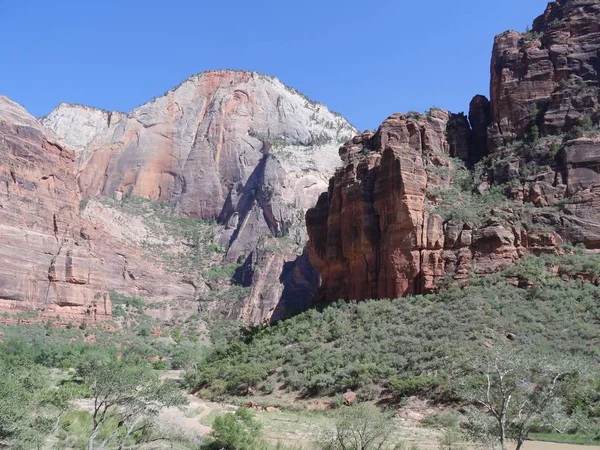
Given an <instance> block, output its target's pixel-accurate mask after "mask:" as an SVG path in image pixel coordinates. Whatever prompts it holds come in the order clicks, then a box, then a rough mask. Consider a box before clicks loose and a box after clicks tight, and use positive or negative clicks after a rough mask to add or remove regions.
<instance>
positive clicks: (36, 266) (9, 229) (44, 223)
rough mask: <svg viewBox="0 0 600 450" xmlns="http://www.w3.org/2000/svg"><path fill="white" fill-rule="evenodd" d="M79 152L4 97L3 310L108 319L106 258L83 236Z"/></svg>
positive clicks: (0, 171)
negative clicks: (77, 170)
mask: <svg viewBox="0 0 600 450" xmlns="http://www.w3.org/2000/svg"><path fill="white" fill-rule="evenodd" d="M74 161H75V155H74V153H73V152H72V151H70V150H67V149H65V148H63V147H61V146H60V145H58V144H57V143H56V140H55V138H54V136H52V135H51V134H49V133H47V132H46V131H45V130H43V129H42V127H41V126H40V125H39V123H38V122H37V121H36V120H35V119H34V118H33V117H31V116H30V115H29V114H27V112H26V111H25V110H24V109H23V108H22V107H21V106H19V105H17V104H16V103H13V102H11V101H10V100H8V99H7V98H5V97H0V192H1V194H0V212H1V213H0V228H1V229H2V233H1V234H0V310H2V311H15V310H16V311H23V310H28V309H38V310H42V311H44V312H45V313H46V314H47V315H53V314H58V315H61V316H68V317H89V318H94V319H96V318H103V317H107V316H110V313H111V308H110V300H109V298H108V293H107V289H106V283H105V282H104V280H103V271H102V270H100V267H99V266H100V261H99V260H98V258H95V257H94V255H93V254H92V252H91V249H90V245H89V242H88V241H87V240H86V239H85V238H84V237H83V236H82V235H81V233H80V230H81V228H80V227H79V223H78V205H79V199H78V196H77V185H76V181H75V177H74V176H73V168H74Z"/></svg>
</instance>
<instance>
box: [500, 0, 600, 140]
mask: <svg viewBox="0 0 600 450" xmlns="http://www.w3.org/2000/svg"><path fill="white" fill-rule="evenodd" d="M599 32H600V3H598V2H597V1H596V0H582V1H570V0H560V1H555V2H551V3H549V4H548V7H547V9H546V11H545V12H544V14H543V15H541V16H540V17H538V18H537V19H536V20H535V21H534V23H533V27H532V29H531V31H530V32H528V33H525V34H523V33H518V32H516V31H507V32H506V33H503V34H501V35H499V36H497V37H496V40H495V42H494V49H493V52H492V65H491V75H492V76H491V104H492V118H493V121H494V123H493V124H492V125H491V127H490V133H489V134H490V147H491V148H492V149H496V148H499V147H501V146H502V145H504V144H506V143H507V142H509V141H511V140H512V139H515V138H516V139H521V138H523V137H524V136H525V135H526V134H527V133H529V132H530V131H531V128H532V127H533V126H534V125H535V126H537V127H538V128H539V129H540V131H542V132H543V133H545V134H559V133H561V132H566V131H568V130H570V129H571V128H573V127H574V126H577V125H578V124H579V123H580V122H581V120H582V119H583V118H584V117H586V116H587V117H592V116H593V115H594V114H595V113H596V112H597V111H598V87H599V86H600V84H599V75H600V74H599V73H598V51H599V50H600V34H599Z"/></svg>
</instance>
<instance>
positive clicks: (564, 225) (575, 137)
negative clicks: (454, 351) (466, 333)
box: [306, 0, 600, 300]
mask: <svg viewBox="0 0 600 450" xmlns="http://www.w3.org/2000/svg"><path fill="white" fill-rule="evenodd" d="M599 31H600V2H598V1H597V0H581V1H569V0H559V1H556V2H552V3H550V4H549V5H548V8H547V9H546V12H545V13H544V14H543V15H542V16H540V17H539V18H538V19H536V20H535V22H534V25H533V28H532V30H531V31H529V32H527V33H518V32H515V31H509V32H506V33H503V34H501V35H499V36H498V37H497V38H496V40H495V43H494V49H493V55H492V64H491V101H488V99H487V98H486V97H484V96H481V95H480V96H476V97H475V98H474V99H473V100H472V102H471V105H470V112H469V122H468V123H466V122H465V121H464V120H463V119H462V118H461V116H458V117H457V116H453V115H451V114H449V113H445V112H440V111H436V112H430V113H429V114H428V115H427V116H415V115H408V116H405V115H402V114H395V115H393V116H391V117H390V118H388V119H387V120H386V121H385V122H384V123H383V124H382V125H381V127H380V128H379V130H378V131H377V132H376V133H375V134H363V135H360V136H357V137H355V138H354V139H353V140H352V141H350V142H348V143H347V144H346V145H345V146H344V147H342V148H341V149H340V155H341V157H342V159H343V160H344V164H345V167H344V168H342V169H340V170H338V171H337V172H336V174H335V177H334V178H332V180H331V182H330V185H329V189H328V191H327V192H326V193H324V194H322V195H321V197H320V198H319V202H318V204H317V206H316V207H315V208H314V209H311V210H309V211H308V213H307V215H306V222H307V227H308V233H309V236H310V241H309V244H308V250H309V259H310V262H311V263H312V264H313V265H315V266H316V267H318V269H319V271H320V273H321V277H322V284H323V290H322V297H323V298H324V299H326V300H337V299H338V298H345V299H358V300H362V299H366V298H384V297H398V296H404V295H409V294H418V293H427V292H430V291H431V290H433V289H435V287H436V285H437V283H438V282H440V281H442V280H448V281H452V280H454V281H455V282H464V281H466V280H467V279H468V278H469V276H470V274H476V275H487V274H491V273H493V272H495V271H497V270H498V269H499V268H500V267H502V266H503V265H507V264H512V263H513V262H514V261H515V260H517V259H518V258H521V257H522V256H523V255H525V254H526V253H527V252H533V253H540V252H557V251H561V250H560V247H561V246H562V244H564V243H572V244H579V243H581V244H584V245H585V246H586V247H587V248H588V249H589V250H590V251H594V250H596V249H598V248H600V233H599V231H600V226H599V224H600V222H599V221H598V216H599V214H600V209H599V205H600V200H599V198H600V197H598V193H599V192H600V188H599V186H600V179H599V178H598V177H599V175H598V174H599V173H600V139H599V138H598V133H599V132H598V117H597V116H598V103H599V101H598V98H599V95H598V94H599V91H598V89H599V88H600V73H598V70H597V67H598V52H599V50H600V37H599V36H600V33H599ZM463 117H464V116H463ZM451 157H457V158H460V159H461V160H462V161H463V162H464V164H465V166H466V167H469V166H471V167H472V166H473V165H474V164H475V163H477V162H481V163H480V164H478V165H477V166H476V167H475V168H474V169H473V170H472V171H471V172H467V171H466V169H465V168H461V165H462V163H460V162H458V161H457V160H454V159H452V158H451Z"/></svg>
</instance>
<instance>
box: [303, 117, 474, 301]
mask: <svg viewBox="0 0 600 450" xmlns="http://www.w3.org/2000/svg"><path fill="white" fill-rule="evenodd" d="M456 122H457V121H456V117H453V116H452V115H450V114H448V113H446V112H445V111H440V110H432V111H430V113H429V114H428V115H427V116H411V117H407V116H405V115H402V114H395V115H393V116H391V117H389V118H388V119H387V120H386V121H385V122H384V123H383V124H382V125H381V127H380V128H379V130H377V132H376V133H375V134H372V133H367V134H363V135H359V136H357V137H355V138H354V139H353V140H352V141H350V142H348V143H347V144H346V145H345V146H344V147H342V148H341V149H340V155H341V156H342V159H343V160H344V163H345V165H346V166H345V167H344V168H342V169H340V170H338V171H337V172H336V174H335V177H334V178H333V179H332V180H331V183H330V187H329V191H328V192H327V193H324V194H322V195H321V197H320V198H319V201H318V203H317V206H316V207H315V208H314V209H311V210H309V212H308V213H307V215H306V222H307V227H308V233H309V236H310V241H309V258H310V262H311V263H312V264H313V265H314V266H315V267H317V268H318V269H319V271H320V273H321V276H322V280H323V286H324V291H325V292H326V297H327V298H328V299H330V300H335V299H337V298H349V299H360V300H362V299H366V298H386V297H387V298H394V297H399V296H404V295H407V294H413V293H418V292H422V291H423V290H424V289H428V288H431V282H432V281H433V280H434V279H435V278H436V272H437V271H438V270H437V267H436V266H437V265H438V260H439V259H442V261H443V253H444V244H445V242H444V230H443V225H444V224H443V221H442V220H441V218H440V217H439V216H436V215H434V214H430V213H429V211H428V209H427V201H426V199H427V192H428V191H433V190H435V189H443V188H447V187H448V186H449V183H450V170H451V168H452V162H451V161H450V159H449V157H450V156H451V155H468V153H469V136H470V135H469V128H468V123H466V122H465V123H464V126H465V127H466V128H465V129H463V130H460V129H456V127H455V126H454V124H455V123H456ZM451 127H453V128H451ZM425 266H427V269H424V267H425ZM424 272H429V273H428V274H426V275H424Z"/></svg>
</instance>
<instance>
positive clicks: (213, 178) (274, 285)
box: [43, 71, 356, 323]
mask: <svg viewBox="0 0 600 450" xmlns="http://www.w3.org/2000/svg"><path fill="white" fill-rule="evenodd" d="M43 123H44V125H45V126H47V127H48V128H50V129H51V130H53V131H54V132H55V133H56V134H57V136H58V138H59V139H60V140H61V142H62V143H64V145H66V146H68V147H71V148H74V149H76V155H77V181H78V186H79V190H80V193H81V195H82V197H84V198H94V197H108V198H112V199H117V200H119V199H121V198H123V197H127V196H139V197H144V198H147V199H149V200H152V201H158V202H168V203H170V204H172V205H174V206H175V208H176V211H177V212H178V213H179V214H180V215H184V216H188V217H190V218H196V219H205V220H207V219H208V220H213V219H216V220H218V222H219V223H220V224H222V225H223V227H222V229H221V230H220V231H219V232H218V233H219V236H218V240H219V243H220V244H221V245H222V246H223V247H224V248H225V249H226V255H225V257H224V261H223V262H224V263H228V264H230V263H236V262H237V263H244V264H245V265H246V267H247V268H250V269H248V270H251V271H252V274H251V275H249V277H250V278H251V279H252V280H253V281H251V282H250V284H249V286H248V288H249V289H250V294H249V296H248V298H247V299H246V300H247V302H245V301H242V302H240V303H236V304H235V305H233V306H227V308H226V309H227V312H226V314H227V316H228V317H240V318H242V319H244V320H246V321H248V322H252V323H256V322H261V321H268V320H270V318H271V317H272V316H273V315H279V316H281V315H283V312H282V311H283V310H284V309H285V307H284V305H283V303H282V298H283V297H285V296H284V295H283V293H284V292H289V291H290V289H291V290H294V288H293V285H294V284H297V283H300V284H302V283H307V285H310V286H308V287H309V289H306V290H305V291H304V292H303V293H302V295H301V297H302V298H300V299H294V300H290V301H291V303H292V305H291V307H292V308H296V306H295V305H294V303H298V302H299V303H302V304H304V303H307V302H308V300H309V298H310V297H311V295H312V293H313V292H314V291H315V290H316V288H317V283H316V278H315V277H314V273H310V270H308V269H307V267H306V265H305V264H304V263H302V262H298V264H299V265H298V266H297V267H296V262H295V260H296V258H298V256H299V255H300V254H301V253H302V249H303V246H304V244H305V242H306V239H307V234H306V230H305V226H304V214H305V212H306V210H307V209H308V208H310V207H312V206H314V204H315V202H316V199H317V197H318V195H319V194H320V192H322V191H323V190H324V189H326V187H327V184H328V179H329V177H330V176H331V175H332V174H333V173H334V170H335V168H336V167H338V166H339V165H340V164H341V160H340V157H339V156H338V151H337V149H338V147H339V145H340V143H342V142H345V141H347V140H348V139H350V137H351V136H352V135H354V134H355V133H356V129H355V128H354V127H352V126H351V125H350V124H349V123H348V122H347V121H346V120H345V119H343V118H342V117H341V116H339V115H337V114H335V113H331V112H330V111H329V110H328V109H327V108H326V107H325V106H324V105H322V104H318V103H314V102H311V101H309V100H308V99H307V98H306V97H304V96H302V95H301V94H299V93H298V92H296V91H295V90H293V89H291V88H288V87H286V86H284V85H283V84H282V83H281V82H279V80H277V79H275V78H272V77H268V76H264V75H259V74H257V73H253V72H236V71H212V72H206V73H203V74H200V75H198V76H194V77H192V78H190V79H188V80H186V81H185V82H183V83H182V84H181V85H180V86H178V87H177V88H175V89H173V90H171V91H169V92H168V93H167V94H165V95H164V96H162V97H159V98H156V99H154V100H152V101H151V102H149V103H147V104H145V105H142V106H141V107H139V108H136V109H135V110H133V111H132V112H131V113H129V114H127V115H125V114H121V113H107V112H104V111H99V110H94V109H93V108H85V107H81V106H69V105H60V106H59V107H58V108H57V109H56V110H55V111H53V112H52V113H51V114H50V115H48V116H47V117H46V118H44V119H43ZM72 127H76V128H77V130H78V131H77V132H76V133H72V132H71V128H72ZM106 218H107V217H106V215H104V216H102V219H103V220H104V219H106ZM103 229H104V230H106V231H107V232H108V233H111V227H110V223H109V222H106V221H104V223H103ZM113 234H114V236H113V238H116V239H118V238H119V237H120V235H121V231H120V228H119V227H117V228H116V230H115V232H114V233H113ZM273 239H279V240H282V241H283V244H281V243H279V242H276V241H273ZM280 244H281V245H280ZM275 249H276V250H275ZM124 254H126V253H124ZM289 273H296V274H300V275H302V276H301V277H300V278H299V277H298V276H294V277H290V276H288V275H286V274H289ZM188 278H189V277H188ZM190 281H191V282H192V283H193V284H194V285H195V286H202V285H204V280H203V279H201V277H198V276H196V275H194V277H192V279H191V280H190ZM290 283H291V285H290V286H288V284H290ZM257 286H258V288H257ZM282 296H283V297H282ZM286 298H289V296H288V297H286ZM284 303H285V302H284ZM219 313H220V314H223V313H224V312H223V311H220V312H219Z"/></svg>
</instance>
